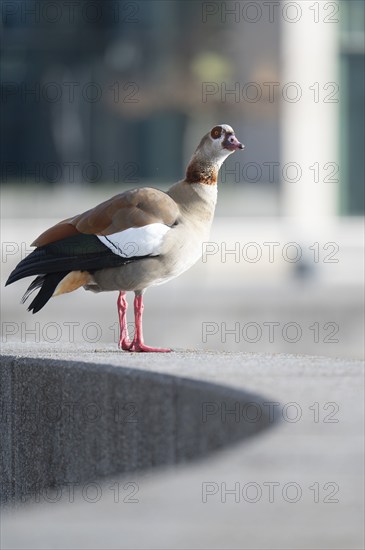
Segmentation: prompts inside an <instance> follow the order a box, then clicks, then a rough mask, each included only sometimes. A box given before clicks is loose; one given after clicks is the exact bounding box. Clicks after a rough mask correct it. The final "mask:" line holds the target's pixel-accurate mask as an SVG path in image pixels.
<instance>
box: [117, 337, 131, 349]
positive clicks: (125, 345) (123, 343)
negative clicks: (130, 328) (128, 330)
mask: <svg viewBox="0 0 365 550" xmlns="http://www.w3.org/2000/svg"><path fill="white" fill-rule="evenodd" d="M131 346H132V342H131V340H127V339H121V340H119V344H118V348H119V349H122V350H124V351H129V350H130V348H131Z"/></svg>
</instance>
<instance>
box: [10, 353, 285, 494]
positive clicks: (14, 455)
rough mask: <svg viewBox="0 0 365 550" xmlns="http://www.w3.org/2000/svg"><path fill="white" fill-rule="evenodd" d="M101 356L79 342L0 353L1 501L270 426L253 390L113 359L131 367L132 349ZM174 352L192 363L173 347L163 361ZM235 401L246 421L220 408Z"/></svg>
mask: <svg viewBox="0 0 365 550" xmlns="http://www.w3.org/2000/svg"><path fill="white" fill-rule="evenodd" d="M53 355H54V356H55V357H57V358H52V356H53ZM109 356H111V357H112V358H113V361H110V359H109V361H108V360H107V358H106V357H105V354H103V355H100V354H96V353H95V351H91V350H90V349H89V350H87V349H85V348H84V349H83V350H79V351H76V352H72V353H70V350H69V353H67V350H63V351H61V350H60V351H58V353H56V352H54V351H53V352H52V353H49V352H48V353H45V352H43V353H42V352H37V351H36V349H34V348H33V349H32V350H28V351H27V350H26V349H23V350H22V349H21V348H19V349H18V350H17V354H16V355H4V356H3V357H2V361H1V363H2V367H1V372H0V381H1V403H2V405H1V418H2V422H1V430H0V435H1V440H2V446H1V453H0V465H1V468H0V471H1V474H0V487H1V501H2V502H3V503H4V502H8V501H9V500H10V501H12V500H15V501H16V500H20V499H23V500H24V497H26V496H27V495H28V496H29V497H30V498H32V494H33V493H35V492H36V491H39V490H42V489H44V488H47V487H54V486H59V485H62V484H66V485H67V484H69V483H76V484H80V483H82V482H85V481H87V480H90V479H93V480H96V479H101V478H103V477H105V476H110V475H115V474H125V473H129V472H135V471H141V470H145V469H147V468H152V467H156V466H158V467H161V466H164V465H171V464H178V463H180V462H184V461H188V460H190V459H194V458H198V457H201V456H204V455H205V454H207V453H209V452H211V451H213V450H216V449H219V448H222V447H225V446H226V445H228V444H232V443H235V442H237V441H240V440H241V439H243V438H245V437H248V436H250V435H253V434H255V433H257V432H259V431H260V430H262V429H263V428H265V427H268V426H270V425H272V424H273V420H274V418H273V417H272V416H273V415H272V412H273V411H270V410H269V409H266V408H265V407H264V406H263V401H265V398H262V397H259V396H258V395H255V394H253V393H248V392H246V391H244V390H243V389H234V388H229V387H227V386H223V385H221V384H217V383H216V384H213V383H211V382H208V381H204V380H192V379H189V378H186V377H182V376H173V375H171V374H167V373H163V372H160V373H157V372H151V371H149V370H146V369H141V368H139V369H135V368H131V367H126V366H123V364H124V363H125V362H127V363H131V362H132V364H133V361H135V360H136V356H135V355H134V358H131V356H130V355H129V354H126V353H123V352H117V354H115V350H113V351H112V352H109ZM91 357H92V359H91ZM127 357H128V360H127ZM154 357H156V356H154ZM177 357H180V358H184V359H185V360H187V361H189V362H192V363H194V360H195V354H190V355H189V354H188V355H187V356H185V357H184V354H180V355H178V356H175V357H174V355H170V356H169V359H168V362H169V363H170V362H172V363H173V362H174V360H176V359H177ZM116 358H117V361H118V363H119V365H118V366H117V365H116V364H115V362H116V361H115V359H116ZM160 358H161V356H160ZM154 360H155V361H156V359H154ZM160 360H161V359H160ZM138 362H139V364H145V365H146V366H147V365H150V362H152V358H151V356H150V355H143V356H142V358H141V359H139V360H138ZM113 363H114V364H113ZM237 403H240V407H242V408H243V410H246V416H247V418H246V422H243V421H242V422H238V421H237V414H235V413H233V414H232V413H230V411H235V407H236V406H237V405H236V404H237ZM222 404H223V405H222ZM222 406H223V407H224V411H223V412H224V414H225V416H224V419H223V420H224V421H223V422H222V414H221V413H222V411H221V408H222Z"/></svg>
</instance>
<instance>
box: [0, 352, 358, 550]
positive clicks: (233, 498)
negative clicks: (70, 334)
mask: <svg viewBox="0 0 365 550" xmlns="http://www.w3.org/2000/svg"><path fill="white" fill-rule="evenodd" d="M3 353H4V357H3V358H2V369H1V382H2V388H3V389H2V391H3V392H4V393H5V395H7V396H9V395H10V397H11V403H12V407H13V408H12V407H11V408H10V417H11V418H12V419H13V422H14V419H17V422H18V425H14V424H11V423H10V424H9V423H2V430H3V431H2V436H4V435H6V437H8V440H7V441H5V449H9V448H10V447H9V445H10V444H11V443H13V444H15V446H13V449H14V448H15V449H16V450H15V451H13V454H12V455H11V459H10V458H9V456H8V455H7V454H6V453H3V460H4V462H5V463H6V464H7V465H8V466H7V473H6V475H7V476H8V478H7V479H8V481H10V493H9V495H11V494H13V495H15V496H18V498H19V493H18V495H17V491H18V490H22V488H21V486H20V487H18V486H17V484H16V483H15V481H14V477H11V476H14V475H15V476H16V478H17V479H18V476H22V474H21V472H20V471H19V469H20V468H25V472H26V476H30V477H31V478H32V479H36V480H37V481H39V482H40V483H43V480H45V481H46V482H47V483H48V482H49V483H51V484H56V485H57V484H62V483H64V482H65V481H66V482H67V481H68V480H71V479H73V477H72V476H73V475H74V474H75V473H77V476H79V475H80V472H81V473H82V472H86V474H87V475H86V478H85V479H87V481H90V482H98V483H99V484H100V486H99V490H100V499H99V500H98V502H96V503H93V504H91V503H90V499H86V498H85V494H84V492H83V488H84V487H83V486H82V485H81V487H80V488H79V489H80V490H79V491H78V492H77V494H75V499H74V500H72V502H71V501H70V499H69V498H68V497H67V493H66V492H65V493H63V492H61V493H60V496H61V498H60V499H59V500H57V502H56V501H52V499H51V497H52V493H51V495H50V498H48V496H47V494H46V495H43V496H41V498H40V500H34V499H33V500H32V499H30V502H32V504H31V505H30V506H25V507H19V506H17V507H16V508H15V509H14V508H12V507H6V508H5V511H4V512H3V514H2V524H1V542H2V547H3V548H4V549H5V548H6V549H10V548H14V549H15V548H16V549H19V548H22V549H31V548H32V549H35V548H37V549H40V548H59V549H66V548H67V549H71V548H72V549H73V548H79V549H96V548H98V549H99V548H100V549H101V548H103V549H111V548H115V549H117V548H118V549H120V548H125V549H127V548H128V549H130V548H134V549H136V550H137V549H139V550H140V549H146V550H147V549H148V550H149V549H152V548H153V549H165V548H166V549H167V548H170V549H176V550H178V549H183V548H185V549H187V548H188V549H190V548H191V549H206V548H212V549H217V550H218V549H222V548H224V549H247V550H249V549H250V550H252V549H261V550H263V549H270V550H271V549H288V550H289V549H291V550H293V549H298V550H303V549H306V550H307V549H313V550H318V549H323V550H324V549H326V550H328V549H329V548H331V550H332V549H338V550H345V549H346V550H350V549H363V548H364V538H363V512H364V498H363V458H364V456H363V443H364V414H363V413H364V395H363V381H364V371H363V363H362V362H361V361H352V360H344V359H338V360H336V359H328V358H325V357H306V356H292V355H267V354H244V353H227V354H225V353H214V352H200V351H198V352H196V351H184V352H176V353H173V354H170V355H137V354H133V355H132V354H125V353H120V352H118V351H117V350H115V348H114V346H110V347H108V346H103V347H96V346H92V345H89V346H80V347H77V349H75V348H73V347H71V346H69V347H62V348H60V347H58V346H49V345H47V346H39V345H34V346H30V345H28V346H23V345H11V344H8V345H6V346H4V347H3ZM49 382H51V384H49ZM3 384H5V385H3ZM17 396H18V397H17ZM104 396H107V399H105V400H104ZM23 397H25V399H26V403H28V404H33V403H34V401H36V402H39V401H40V402H42V401H43V402H44V403H48V401H49V400H51V401H53V399H54V397H56V398H57V399H58V400H60V399H61V398H62V399H63V398H65V399H68V400H69V401H71V402H72V401H75V402H80V403H83V404H84V405H85V404H86V405H88V403H90V402H92V403H96V404H99V405H100V407H101V410H102V411H106V412H104V416H101V418H100V419H99V418H98V419H97V421H95V422H91V421H90V418H89V419H86V421H85V417H84V416H82V412H81V416H77V414H79V415H80V410H79V411H77V410H76V411H75V421H74V422H73V423H72V424H71V425H70V424H67V422H66V420H67V418H68V417H67V414H64V415H63V416H62V422H58V424H57V423H56V422H55V421H54V420H53V424H52V422H50V419H49V417H48V416H47V415H44V414H43V416H42V413H38V414H39V415H40V424H34V423H33V424H32V420H31V419H30V420H27V419H26V418H25V419H24V422H23V424H19V418H21V415H20V416H19V414H20V412H19V406H20V404H21V398H23ZM110 399H115V400H118V401H120V402H121V404H123V403H125V402H127V403H136V404H137V407H136V408H135V409H134V408H133V407H132V408H129V409H123V408H122V409H118V407H117V413H116V417H115V409H113V407H112V408H111V412H110V403H111V401H110ZM248 400H251V401H250V402H253V403H255V405H256V406H257V407H258V408H261V411H262V417H261V419H260V420H258V421H257V422H254V423H252V422H251V423H250V422H247V418H245V414H246V413H247V412H248V411H247V409H246V410H245V405H247V404H248ZM14 403H15V404H16V405H14ZM202 403H210V404H212V407H213V409H211V414H209V416H208V417H207V419H206V420H207V422H203V420H202ZM237 404H238V414H239V416H238V418H236V416H235V414H233V415H231V416H230V415H229V412H228V414H225V413H227V411H229V410H230V409H232V410H236V406H237ZM270 404H271V405H272V406H274V405H275V410H276V412H277V413H278V415H277V416H278V417H279V421H276V422H275V423H274V421H273V420H274V419H273V420H271V417H270V414H268V413H269V410H270V409H269V406H268V405H270ZM30 410H32V409H30ZM86 410H88V413H89V414H90V415H92V414H93V411H95V410H97V409H95V407H94V409H93V408H92V406H91V407H90V408H89V409H86ZM121 411H122V416H121ZM138 412H140V413H141V416H140V417H138V420H139V421H138V422H137V423H135V425H134V426H133V425H129V423H128V422H125V420H126V418H125V416H123V415H124V413H126V414H127V415H128V418H133V415H134V414H135V413H136V414H138ZM251 412H252V411H251ZM76 413H77V414H76ZM48 414H51V413H48ZM51 418H52V416H51ZM116 419H117V420H118V421H119V422H116V421H115V420H116ZM121 419H123V420H124V421H123V422H120V420H121ZM274 425H275V427H273V426H274ZM268 426H269V429H262V428H267V427H268ZM31 427H33V429H34V431H33V432H32V431H31ZM270 427H273V429H270ZM39 428H42V431H43V430H45V431H46V433H47V437H40V432H39ZM113 435H114V437H113ZM248 435H254V437H248V438H247V439H246V437H247V436H248ZM32 437H34V438H35V441H36V445H34V446H33V448H32V449H29V453H28V452H25V451H27V449H28V447H27V445H28V443H27V442H28V441H29V440H30V439H31V438H32ZM11 438H14V439H13V441H11ZM2 440H3V437H2ZM231 443H234V445H232V444H231ZM109 445H110V447H109ZM109 448H111V449H112V451H111V452H110V453H109V451H108V449H109ZM218 448H219V449H220V452H212V451H214V450H216V449H218ZM22 453H24V455H23V454H22ZM44 457H46V460H44ZM197 457H200V460H191V459H193V458H197ZM177 463H180V464H179V465H178V466H176V464H177ZM158 465H159V466H161V467H160V468H153V467H152V468H151V466H158ZM130 468H132V470H133V469H134V468H135V469H134V470H133V472H131V470H130ZM142 470H143V472H142V473H141V471H142ZM47 472H52V475H51V476H50V477H49V478H47ZM107 472H114V473H109V474H107V475H108V479H107V481H106V482H105V483H103V482H102V481H101V478H102V477H103V476H104V473H107ZM82 475H83V474H82ZM77 476H76V477H77ZM30 477H29V478H30ZM20 479H22V480H23V481H24V480H25V479H26V478H24V477H20ZM75 479H76V478H75ZM77 479H80V478H79V477H78V478H77ZM128 483H132V484H134V485H133V486H134V487H137V488H138V493H137V499H136V502H135V503H134V504H130V503H128V500H125V499H123V498H122V497H123V495H124V494H125V487H126V486H128ZM207 483H208V484H210V485H209V487H210V488H213V489H214V491H213V492H212V493H211V494H209V496H207V495H205V496H206V497H207V498H205V499H204V487H206V484H207ZM270 483H271V484H275V487H276V489H275V495H274V497H273V498H272V499H271V500H270V498H269V493H268V484H270ZM248 485H250V486H251V487H256V488H258V491H261V493H259V498H258V499H257V500H256V501H252V500H251V501H250V500H248V498H247V496H250V495H252V493H249V494H248V495H247V493H245V487H247V486H248ZM115 486H118V487H119V488H120V489H121V495H122V496H121V498H120V499H119V500H118V501H116V500H115V493H114V492H113V491H111V487H113V488H115ZM288 486H290V487H291V491H292V490H293V487H295V488H296V489H297V490H298V495H299V496H298V497H297V498H295V494H294V498H293V493H292V492H290V491H289V492H288V493H286V492H285V488H287V487H288ZM226 489H227V490H228V491H230V492H228V494H225V491H226ZM236 489H237V490H236ZM314 489H315V490H314ZM11 491H13V493H11ZM123 491H124V493H123ZM232 491H233V492H232ZM315 491H317V493H315ZM9 495H8V496H9ZM328 499H330V500H328Z"/></svg>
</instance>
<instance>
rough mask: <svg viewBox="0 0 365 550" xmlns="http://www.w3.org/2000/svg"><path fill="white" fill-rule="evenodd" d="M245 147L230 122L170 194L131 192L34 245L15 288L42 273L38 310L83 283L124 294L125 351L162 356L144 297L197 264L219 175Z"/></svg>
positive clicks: (15, 276) (202, 147) (204, 144)
mask: <svg viewBox="0 0 365 550" xmlns="http://www.w3.org/2000/svg"><path fill="white" fill-rule="evenodd" d="M243 148H244V146H243V145H242V144H241V143H240V142H239V141H238V139H237V138H236V136H235V134H234V131H233V129H232V128H231V127H230V126H228V125H227V124H220V125H219V126H215V127H214V128H213V129H212V130H211V131H210V132H209V133H208V134H206V135H205V136H204V137H203V139H202V140H201V142H200V143H199V145H198V147H197V149H196V151H195V153H194V154H193V156H192V158H191V161H190V163H189V165H188V168H187V171H186V177H185V179H184V180H182V181H179V182H178V183H176V184H175V185H173V186H172V187H171V188H170V189H169V190H168V191H167V192H166V193H165V192H163V191H159V190H158V189H153V188H150V187H144V188H141V189H131V190H130V191H126V192H124V193H121V194H119V195H116V196H115V197H112V198H111V199H109V200H107V201H105V202H103V203H101V204H99V205H98V206H96V207H95V208H92V209H91V210H88V211H87V212H84V213H83V214H79V215H78V216H74V217H71V218H68V219H66V220H63V221H61V222H59V223H58V224H57V225H54V226H53V227H51V228H50V229H48V230H47V231H45V232H44V233H42V235H40V236H39V237H38V238H37V239H36V240H35V241H34V242H33V243H32V246H36V247H37V248H36V249H35V250H34V251H33V252H32V253H31V254H30V255H29V256H27V257H26V258H25V259H24V260H22V261H21V262H20V263H19V264H18V265H17V267H16V268H15V269H14V271H13V272H12V273H11V275H10V277H9V279H8V281H7V283H6V284H7V285H8V284H11V283H14V282H15V281H17V280H19V279H22V278H23V277H29V276H31V275H37V277H36V279H34V281H33V282H32V283H31V285H30V286H29V288H28V289H27V291H26V292H25V294H24V296H23V299H22V303H24V302H25V300H26V299H27V298H28V297H29V295H30V294H31V293H32V292H33V291H34V290H36V289H40V290H39V292H38V294H37V295H36V297H35V298H34V300H33V301H32V302H31V304H30V306H29V307H28V311H32V312H33V313H36V312H37V311H39V310H40V309H41V308H42V307H43V306H44V305H45V304H46V303H47V302H48V300H49V299H50V298H51V297H52V296H59V295H60V294H64V293H66V292H72V291H73V290H76V289H77V288H79V287H81V286H83V287H84V288H85V289H86V290H92V291H93V292H101V291H107V290H118V291H119V296H118V302H117V305H118V315H119V324H120V340H119V347H120V348H121V349H123V350H127V351H134V352H137V351H138V352H139V351H145V352H152V351H157V352H158V351H160V352H167V351H171V350H169V349H159V348H154V347H149V346H146V345H145V344H144V342H143V332H142V313H143V307H144V306H143V293H144V291H145V290H146V289H147V288H148V287H149V286H153V285H159V284H162V283H165V282H167V281H169V280H170V279H173V278H174V277H177V276H178V275H180V274H181V273H183V272H184V271H186V270H187V269H189V267H191V266H192V265H193V264H194V263H195V262H196V261H197V260H198V259H199V258H200V257H201V253H202V243H203V242H205V241H207V240H208V238H209V232H210V227H211V224H212V220H213V216H214V210H215V205H216V201H217V176H218V171H219V168H220V167H221V165H222V163H223V161H224V160H225V159H226V158H227V157H228V156H229V155H230V154H232V153H233V152H234V151H236V150H237V149H243ZM130 290H133V291H134V293H135V298H134V315H135V334H134V338H133V340H130V339H129V336H128V330H127V320H126V312H127V307H128V306H127V301H126V297H125V294H126V291H130Z"/></svg>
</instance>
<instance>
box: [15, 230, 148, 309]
mask: <svg viewBox="0 0 365 550" xmlns="http://www.w3.org/2000/svg"><path fill="white" fill-rule="evenodd" d="M143 258H147V256H134V257H132V258H123V257H122V256H118V255H116V254H114V253H113V252H112V251H111V250H110V249H109V248H108V247H107V246H105V245H104V244H103V243H102V242H101V241H100V240H99V239H98V238H97V237H96V236H95V235H85V234H82V233H80V234H79V235H73V236H71V237H67V238H65V239H61V240H60V241H56V242H55V243H51V244H47V245H45V246H40V247H38V248H36V249H35V250H34V251H33V252H32V253H31V254H29V256H27V257H26V258H24V260H22V261H21V262H19V264H18V265H17V266H16V268H15V269H14V270H13V271H12V273H11V274H10V276H9V278H8V280H7V281H6V283H5V285H11V284H12V283H15V281H18V280H19V279H23V278H24V277H30V276H32V275H37V277H36V279H34V281H33V282H32V283H31V284H30V285H29V287H28V289H27V290H26V292H25V294H24V296H23V298H22V303H24V302H25V301H26V300H27V298H28V297H29V296H30V294H32V292H34V291H35V290H36V289H38V288H40V291H39V292H38V294H37V295H36V297H35V298H34V300H33V301H32V302H31V304H30V306H29V307H28V311H32V312H33V313H37V311H39V310H40V309H42V307H43V306H44V305H45V304H46V303H47V302H48V300H49V299H50V298H51V296H52V295H53V293H54V291H55V289H56V287H57V285H58V284H59V283H60V281H62V279H63V278H64V277H66V275H67V274H68V273H69V272H70V271H88V272H90V273H94V272H95V271H98V270H100V269H105V268H107V267H118V266H121V265H124V264H128V263H131V262H135V261H137V260H142V259H143Z"/></svg>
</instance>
